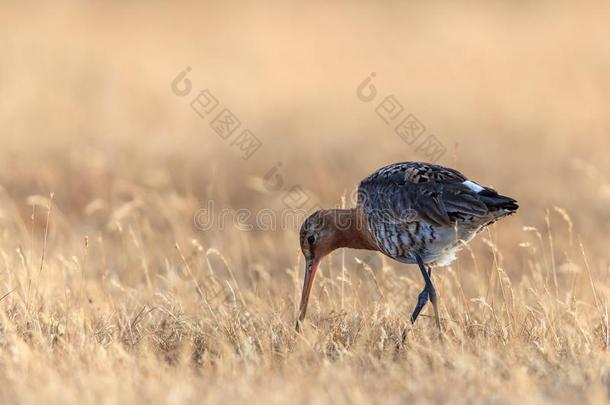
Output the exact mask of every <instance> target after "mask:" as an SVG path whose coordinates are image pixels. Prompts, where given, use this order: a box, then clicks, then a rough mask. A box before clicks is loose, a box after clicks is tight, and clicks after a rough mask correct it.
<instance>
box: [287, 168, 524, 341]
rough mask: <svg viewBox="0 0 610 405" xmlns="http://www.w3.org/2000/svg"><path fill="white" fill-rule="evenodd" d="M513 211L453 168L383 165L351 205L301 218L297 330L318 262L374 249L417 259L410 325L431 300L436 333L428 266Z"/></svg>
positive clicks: (508, 202) (513, 204)
mask: <svg viewBox="0 0 610 405" xmlns="http://www.w3.org/2000/svg"><path fill="white" fill-rule="evenodd" d="M518 208H519V206H518V205H517V201H515V200H514V199H512V198H510V197H506V196H503V195H500V194H498V193H497V192H496V191H495V190H493V189H491V188H489V187H484V186H481V185H479V184H477V183H475V182H473V181H471V180H468V179H467V178H466V177H465V176H464V175H462V174H461V173H460V172H458V171H457V170H453V169H450V168H447V167H442V166H439V165H434V164H430V163H421V162H403V163H395V164H392V165H389V166H385V167H382V168H381V169H379V170H377V171H376V172H374V173H373V174H371V175H370V176H368V177H367V178H365V179H364V180H362V182H361V183H360V185H359V187H358V201H357V204H356V208H351V209H329V210H320V211H317V212H315V213H313V214H311V215H310V216H309V217H308V218H307V219H306V220H305V221H304V222H303V225H302V226H301V230H300V243H301V251H302V252H303V256H304V257H305V279H304V282H303V292H302V296H301V306H300V311H299V318H298V320H297V325H296V326H297V330H299V328H300V324H301V322H302V321H303V319H304V318H305V312H306V311H307V302H308V301H309V294H310V292H311V287H312V285H313V280H314V278H315V275H316V271H317V269H318V265H319V263H320V260H321V259H322V258H323V257H324V256H326V255H328V254H329V253H331V252H332V251H333V250H335V249H339V248H353V249H366V250H376V251H379V252H381V253H383V254H385V255H386V256H388V257H390V258H392V259H394V260H397V261H399V262H401V263H406V264H417V265H418V266H419V269H420V271H421V274H422V276H423V279H424V283H425V286H424V289H423V291H422V292H421V293H420V294H419V298H418V300H417V305H416V306H415V309H414V311H413V314H412V315H411V322H412V323H414V322H415V320H416V319H417V316H418V315H419V313H420V311H421V310H422V308H423V307H424V305H426V302H427V301H428V300H430V301H431V302H432V305H433V307H434V314H435V318H436V324H437V326H438V328H439V330H440V329H441V323H440V318H439V312H438V300H437V295H436V290H435V289H434V285H433V284H432V280H431V278H430V277H431V275H432V267H433V266H446V265H448V264H449V263H451V262H452V261H453V260H454V259H455V254H456V253H457V251H458V250H459V249H460V248H461V247H462V246H463V244H464V243H465V242H468V241H470V240H471V239H472V238H473V237H474V236H475V235H476V234H477V233H479V232H481V230H483V229H484V228H485V227H486V226H488V225H490V224H492V223H494V222H495V221H497V220H498V219H500V218H502V217H504V216H506V215H510V214H512V213H514V212H515V211H516V210H517V209H518Z"/></svg>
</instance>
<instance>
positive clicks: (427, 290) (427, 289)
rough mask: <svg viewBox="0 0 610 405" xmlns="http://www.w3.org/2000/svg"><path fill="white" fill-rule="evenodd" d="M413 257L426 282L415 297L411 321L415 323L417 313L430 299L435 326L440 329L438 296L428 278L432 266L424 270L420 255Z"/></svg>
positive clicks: (424, 266)
mask: <svg viewBox="0 0 610 405" xmlns="http://www.w3.org/2000/svg"><path fill="white" fill-rule="evenodd" d="M415 258H416V260H417V265H418V266H419V270H420V271H421V274H422V276H423V277H424V282H425V283H426V285H425V286H424V289H423V291H422V292H421V293H420V294H419V297H418V299H417V305H416V306H415V309H414V310H413V315H411V323H415V321H416V320H417V317H418V316H419V313H420V312H421V310H422V309H423V308H424V306H425V305H426V303H427V302H428V299H430V301H431V302H432V306H433V307H434V315H435V317H436V326H438V329H439V330H441V320H440V316H439V313H438V298H437V296H436V290H435V289H434V285H433V284H432V280H431V279H430V276H431V275H432V268H429V269H428V270H426V265H425V264H424V261H423V260H422V259H421V257H419V255H417V256H415Z"/></svg>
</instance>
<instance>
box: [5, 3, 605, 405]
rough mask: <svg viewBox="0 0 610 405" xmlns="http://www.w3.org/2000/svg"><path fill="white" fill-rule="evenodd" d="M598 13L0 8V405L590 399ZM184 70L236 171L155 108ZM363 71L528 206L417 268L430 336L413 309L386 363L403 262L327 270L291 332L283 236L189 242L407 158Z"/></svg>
mask: <svg viewBox="0 0 610 405" xmlns="http://www.w3.org/2000/svg"><path fill="white" fill-rule="evenodd" d="M609 12H610V9H609V8H608V6H607V5H605V4H592V5H590V7H584V6H580V5H579V6H576V5H574V6H570V5H569V4H565V5H562V4H557V3H539V4H537V5H525V4H520V5H519V6H508V5H502V4H495V5H493V4H487V3H481V4H475V3H471V4H469V5H467V6H466V5H465V6H459V7H458V6H454V5H450V4H442V3H441V4H437V5H430V6H417V5H415V4H413V5H406V6H405V5H400V4H399V3H398V2H392V3H388V4H387V5H383V6H381V5H378V6H373V5H367V4H365V3H358V4H355V5H351V6H348V5H347V4H335V5H328V4H326V3H316V4H312V5H311V6H307V7H306V6H290V7H289V6H286V5H279V4H278V5H274V6H263V5H258V6H255V5H250V6H243V5H242V6H240V5H238V4H236V3H235V4H228V5H226V6H219V5H217V4H207V5H201V6H197V5H196V4H190V3H189V4H184V5H180V6H178V5H172V6H170V5H168V4H165V3H161V2H129V4H125V5H124V4H122V3H121V2H108V3H102V2H97V3H91V4H89V5H83V4H81V3H77V2H71V1H65V2H58V3H54V4H52V5H51V4H48V5H40V4H35V3H28V2H19V3H12V4H3V5H2V6H0V34H1V37H2V38H3V39H2V40H0V43H2V48H1V49H2V60H1V61H0V89H2V94H1V95H0V128H2V129H1V131H2V132H1V134H2V135H1V136H2V148H1V149H2V150H0V185H1V187H0V387H2V388H1V389H0V403H62V404H66V403H68V404H69V403H79V404H80V403H134V402H142V403H144V401H147V402H150V403H166V402H171V403H198V402H202V401H205V402H209V403H220V402H223V403H234V402H237V401H242V402H247V403H286V402H296V403H311V402H315V403H331V402H332V403H404V402H407V401H408V402H464V403H470V402H487V403H524V402H526V403H542V402H565V403H573V402H576V401H578V402H589V403H596V402H597V403H605V402H607V401H608V400H609V398H610V361H609V360H610V354H609V350H608V349H609V339H610V337H609V329H608V305H607V302H608V296H609V295H610V255H609V252H608V229H609V228H610V212H609V211H608V203H609V202H610V191H609V190H610V163H609V161H608V159H607V150H608V147H610V138H609V133H610V113H609V111H608V105H610V98H609V96H608V95H609V94H610V91H609V90H610V76H609V75H608V71H609V68H610V52H609V51H610V45H609V42H608V41H607V38H608V36H609V35H610V27H609V26H608V24H607V15H608V13H609ZM187 65H190V66H191V67H192V71H191V76H190V78H191V79H192V82H193V86H194V88H195V89H196V90H201V89H204V88H210V89H211V90H212V91H213V92H214V94H215V95H216V97H217V98H218V99H219V101H220V103H221V104H222V105H223V106H226V107H229V108H230V109H231V110H232V111H234V112H235V114H236V115H238V116H239V118H240V120H241V121H242V122H243V125H244V126H247V127H249V128H250V129H251V130H252V131H254V132H255V133H256V134H257V136H259V138H260V139H261V140H262V141H263V147H262V148H261V150H260V151H259V152H257V154H256V155H254V156H253V157H252V158H251V159H250V160H248V161H243V160H242V159H241V158H240V155H239V152H238V151H237V150H236V149H235V147H231V146H230V144H229V142H227V141H223V140H222V139H220V138H219V137H218V136H217V135H216V134H215V133H214V132H213V131H212V130H211V129H210V128H209V126H208V123H209V120H202V119H200V118H199V117H198V116H197V115H196V114H195V113H194V112H193V111H192V110H191V108H190V107H189V98H188V97H187V98H180V97H177V96H175V95H174V94H173V93H172V92H171V90H170V82H171V81H172V79H173V78H174V77H175V76H176V75H177V74H178V72H179V71H181V70H182V69H183V68H184V67H185V66H187ZM372 71H375V72H376V73H377V78H376V82H375V84H376V86H377V88H378V89H379V92H380V94H381V95H388V94H394V95H395V96H396V98H397V99H398V100H400V102H401V103H402V104H403V105H404V106H405V108H406V109H407V110H409V111H410V112H412V113H414V114H416V115H417V117H418V118H419V119H420V120H421V121H422V122H423V123H424V124H425V126H426V127H427V129H428V130H429V132H430V133H434V134H435V135H436V136H437V137H438V138H439V139H440V140H441V141H442V142H443V143H444V144H445V146H446V147H447V149H448V152H447V153H446V154H445V156H444V157H443V158H442V159H441V161H440V162H441V163H444V164H447V165H451V166H455V167H456V168H458V169H460V170H462V171H463V172H464V173H466V174H467V175H469V176H471V177H473V178H475V179H478V180H480V181H481V182H483V183H487V184H491V185H494V186H496V187H497V188H498V189H500V190H502V191H503V192H505V193H506V194H509V195H513V196H515V197H516V198H518V199H519V201H520V203H521V206H522V208H521V210H520V211H519V214H518V215H517V216H514V217H511V218H509V219H507V220H505V221H502V222H501V223H500V224H497V225H496V226H494V227H493V228H492V229H491V230H490V232H488V233H486V234H484V235H481V236H480V237H479V238H478V239H477V240H475V241H474V242H473V243H472V244H471V245H470V246H469V249H466V250H464V251H463V252H462V253H461V254H460V256H459V259H458V260H457V261H456V262H455V263H454V264H453V265H452V267H451V268H448V269H445V270H437V271H435V280H436V283H437V285H438V288H439V290H440V297H441V308H442V311H441V313H442V317H443V318H444V324H445V328H446V332H445V334H444V338H443V339H442V340H441V339H439V338H438V336H437V334H436V332H435V325H434V321H433V319H432V318H430V317H423V318H421V319H420V321H418V323H417V325H416V326H415V328H414V329H413V330H412V331H411V332H410V334H409V337H408V339H407V342H406V345H405V346H404V347H403V348H402V349H401V350H399V351H397V350H396V343H397V339H398V336H400V333H401V331H402V329H403V328H405V327H410V326H409V325H408V323H407V319H408V314H409V313H410V311H411V310H412V307H413V305H414V304H415V300H416V297H417V294H418V292H419V290H420V289H421V280H420V279H419V274H418V272H417V271H415V269H414V268H413V267H412V266H402V265H399V264H397V263H393V262H390V261H388V260H386V259H383V258H381V257H380V256H379V255H374V254H369V253H363V252H338V253H335V254H333V255H332V257H330V258H329V259H327V260H326V261H325V262H324V263H323V265H322V268H321V273H320V275H319V277H318V279H317V280H316V285H315V286H314V293H313V296H312V302H311V304H310V309H309V313H308V320H307V322H306V325H305V328H304V332H303V333H302V334H296V333H295V332H294V320H295V313H296V309H297V308H296V305H297V304H298V298H299V292H300V291H299V290H300V283H301V277H302V268H301V266H302V262H301V259H300V257H299V252H298V238H297V232H296V230H297V228H296V226H297V225H293V226H286V227H284V228H283V229H275V230H266V231H265V230H261V229H254V230H252V231H244V230H240V229H238V228H237V227H235V226H233V225H231V224H230V223H229V224H227V225H226V226H224V227H220V226H218V225H215V226H214V227H212V228H211V229H208V230H205V231H201V230H199V229H198V228H197V227H195V226H194V225H193V216H194V214H195V213H196V212H197V211H198V209H200V208H201V207H205V206H206V205H207V204H208V202H209V201H214V204H215V205H214V206H215V208H216V209H217V210H220V209H223V208H231V209H234V210H236V209H239V208H247V209H251V210H258V209H262V208H269V209H271V210H272V211H273V212H274V213H276V214H281V213H282V212H283V210H284V208H285V207H284V205H283V204H282V195H283V194H284V192H285V191H286V190H288V188H289V187H291V186H292V185H295V184H300V185H302V186H303V187H304V188H305V189H306V190H307V191H308V193H309V195H310V196H311V200H310V201H309V202H308V204H307V208H308V209H311V208H313V207H314V206H315V205H316V204H321V205H323V206H333V205H336V204H340V202H341V197H342V196H343V195H345V194H349V193H350V191H351V190H352V188H353V187H354V186H355V185H356V184H357V182H358V181H359V179H360V178H362V177H364V176H365V175H366V174H368V173H369V172H370V171H372V170H374V169H375V168H377V167H380V166H382V165H384V164H387V163H389V162H393V161H401V160H416V159H424V158H425V157H423V156H421V154H418V153H417V152H416V151H415V148H414V147H412V146H408V145H406V144H404V143H403V142H402V141H401V140H400V139H399V138H398V137H397V136H396V135H395V134H393V133H392V131H391V129H390V128H389V127H387V126H385V124H384V123H383V122H382V121H381V120H380V119H379V118H378V117H377V116H376V115H375V112H374V105H372V104H366V103H363V102H361V101H360V100H358V98H356V95H355V88H356V86H357V85H358V84H359V83H360V82H361V81H362V79H363V78H364V77H365V76H366V75H368V74H369V73H370V72H372ZM276 162H282V166H281V168H280V171H279V174H280V175H281V177H282V179H283V185H282V187H281V188H280V189H279V190H277V191H273V190H270V189H269V187H265V186H264V184H265V183H264V175H265V174H266V173H267V172H268V171H269V169H270V168H271V167H273V165H275V164H276ZM50 193H53V197H52V198H50ZM348 200H349V198H348ZM343 268H345V272H343V271H342V270H343ZM343 273H344V274H345V277H342V274H343ZM429 311H431V308H426V309H425V310H424V315H429V314H430V312H429Z"/></svg>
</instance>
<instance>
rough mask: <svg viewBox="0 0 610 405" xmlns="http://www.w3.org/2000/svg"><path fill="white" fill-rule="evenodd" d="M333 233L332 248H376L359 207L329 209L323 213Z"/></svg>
mask: <svg viewBox="0 0 610 405" xmlns="http://www.w3.org/2000/svg"><path fill="white" fill-rule="evenodd" d="M325 214H326V215H325V218H327V219H328V221H329V226H330V227H331V229H332V232H333V234H334V236H333V238H332V246H331V248H332V250H335V249H340V248H351V249H366V250H376V249H377V247H376V246H375V245H374V243H373V242H372V240H371V238H370V236H369V232H368V228H367V226H366V219H365V216H364V215H362V214H363V213H362V211H361V209H359V208H348V209H331V210H327V212H326V213H325Z"/></svg>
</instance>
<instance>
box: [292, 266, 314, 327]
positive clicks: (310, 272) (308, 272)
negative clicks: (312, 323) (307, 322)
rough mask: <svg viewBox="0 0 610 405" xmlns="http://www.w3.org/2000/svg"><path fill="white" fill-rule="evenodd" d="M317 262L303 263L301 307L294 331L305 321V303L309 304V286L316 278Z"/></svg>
mask: <svg viewBox="0 0 610 405" xmlns="http://www.w3.org/2000/svg"><path fill="white" fill-rule="evenodd" d="M318 263H319V262H318V261H317V260H307V263H305V279H304V280H303V292H302V293H301V307H300V309H299V319H298V320H297V325H296V329H297V331H298V330H299V329H300V325H301V322H303V319H305V312H307V303H308V302H309V293H310V292H311V286H312V285H313V280H314V278H315V277H316V271H318Z"/></svg>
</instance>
